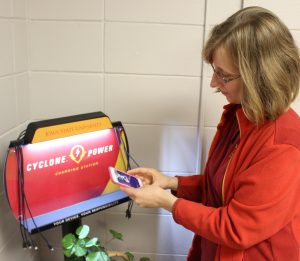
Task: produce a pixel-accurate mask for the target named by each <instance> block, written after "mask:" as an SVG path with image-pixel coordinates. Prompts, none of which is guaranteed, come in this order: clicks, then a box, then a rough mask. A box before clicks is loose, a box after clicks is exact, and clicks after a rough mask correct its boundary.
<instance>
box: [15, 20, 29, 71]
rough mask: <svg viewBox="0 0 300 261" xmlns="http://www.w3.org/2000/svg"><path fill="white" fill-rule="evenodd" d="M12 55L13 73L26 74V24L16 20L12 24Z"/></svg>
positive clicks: (23, 21)
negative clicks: (13, 54)
mask: <svg viewBox="0 0 300 261" xmlns="http://www.w3.org/2000/svg"><path fill="white" fill-rule="evenodd" d="M14 53H15V64H14V66H15V67H14V71H15V72H25V71H26V72H27V69H28V45H27V22H26V21H25V20H18V21H15V22H14Z"/></svg>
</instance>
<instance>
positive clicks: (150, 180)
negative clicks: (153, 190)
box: [128, 168, 178, 190]
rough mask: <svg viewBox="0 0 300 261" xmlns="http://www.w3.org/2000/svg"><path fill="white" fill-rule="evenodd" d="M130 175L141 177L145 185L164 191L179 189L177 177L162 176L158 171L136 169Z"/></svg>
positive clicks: (129, 172)
mask: <svg viewBox="0 0 300 261" xmlns="http://www.w3.org/2000/svg"><path fill="white" fill-rule="evenodd" d="M128 174H130V175H134V176H137V177H139V178H140V179H141V180H142V182H143V185H152V184H153V185H156V186H159V187H161V188H163V189H173V190H176V189H177V187H178V179H177V177H170V176H167V175H164V174H162V173H161V172H159V171H158V170H156V169H151V168H136V169H132V170H129V171H128Z"/></svg>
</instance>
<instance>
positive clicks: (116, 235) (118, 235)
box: [109, 229, 123, 240]
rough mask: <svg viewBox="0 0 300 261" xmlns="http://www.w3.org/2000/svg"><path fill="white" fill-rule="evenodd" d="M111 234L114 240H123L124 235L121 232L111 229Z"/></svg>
mask: <svg viewBox="0 0 300 261" xmlns="http://www.w3.org/2000/svg"><path fill="white" fill-rule="evenodd" d="M109 232H110V233H111V235H112V237H113V239H118V240H123V235H122V234H121V233H120V232H118V231H116V230H113V229H110V230H109Z"/></svg>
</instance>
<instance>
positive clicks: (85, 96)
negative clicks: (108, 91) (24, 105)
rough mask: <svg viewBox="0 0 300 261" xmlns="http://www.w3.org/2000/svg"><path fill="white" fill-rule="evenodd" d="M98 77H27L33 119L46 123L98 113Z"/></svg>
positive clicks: (53, 74)
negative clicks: (77, 115)
mask: <svg viewBox="0 0 300 261" xmlns="http://www.w3.org/2000/svg"><path fill="white" fill-rule="evenodd" d="M102 92H103V86H102V75H101V74H98V73H89V74H83V73H80V74H79V73H78V74H74V73H53V72H51V73H39V72H33V73H32V74H31V86H30V95H31V97H30V100H31V104H30V105H31V117H32V118H33V119H49V118H57V117H63V116H70V115H73V114H81V113H87V112H94V111H101V110H102V109H103V104H102V103H101V95H102Z"/></svg>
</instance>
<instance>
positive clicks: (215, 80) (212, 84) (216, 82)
mask: <svg viewBox="0 0 300 261" xmlns="http://www.w3.org/2000/svg"><path fill="white" fill-rule="evenodd" d="M219 85H220V80H219V79H218V77H217V76H216V74H215V73H213V75H212V77H211V80H210V87H212V88H217V87H218V86H219Z"/></svg>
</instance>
